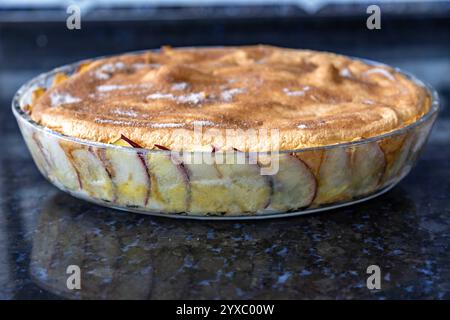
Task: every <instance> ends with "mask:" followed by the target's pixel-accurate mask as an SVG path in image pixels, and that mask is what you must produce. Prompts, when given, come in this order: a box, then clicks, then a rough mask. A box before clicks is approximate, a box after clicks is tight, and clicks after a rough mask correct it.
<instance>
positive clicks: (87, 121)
mask: <svg viewBox="0 0 450 320" xmlns="http://www.w3.org/2000/svg"><path fill="white" fill-rule="evenodd" d="M430 100H431V99H430V97H429V96H428V93H427V91H426V89H425V88H423V87H422V86H420V85H418V84H416V83H414V82H413V81H411V80H410V79H408V78H407V77H406V76H404V75H403V74H401V73H399V72H397V71H396V70H394V69H392V68H390V67H387V66H383V65H371V64H367V63H364V62H362V61H360V60H356V59H351V58H348V57H345V56H341V55H336V54H332V53H325V52H316V51H310V50H293V49H285V48H277V47H271V46H262V45H259V46H245V47H223V48H182V49H173V48H170V47H163V48H162V49H161V50H160V51H148V52H144V53H139V54H125V55H120V56H114V57H110V58H104V59H100V60H95V61H92V62H89V63H87V64H85V65H83V66H82V67H81V68H80V70H79V72H77V73H75V74H74V75H71V76H69V77H67V79H66V78H64V77H63V79H61V78H60V79H59V81H57V82H56V81H55V84H54V85H53V86H52V87H51V88H50V89H48V90H47V91H46V92H45V93H44V94H42V95H41V96H40V97H39V98H38V99H36V101H34V102H33V105H32V107H31V117H32V119H33V120H34V121H36V122H38V123H40V124H41V125H43V126H45V127H47V128H50V129H53V130H55V131H57V132H60V133H62V134H64V135H67V136H72V137H77V138H81V139H85V140H89V141H97V142H104V143H112V142H113V141H116V140H117V139H118V138H119V137H120V136H121V135H125V136H127V137H128V138H129V139H131V140H133V141H135V142H136V143H138V144H139V145H141V146H143V147H145V148H148V149H154V148H155V144H158V145H163V146H165V147H167V148H169V149H172V150H199V149H201V148H203V147H205V146H211V145H214V146H215V147H218V148H223V149H229V148H235V149H238V150H241V151H267V150H268V149H270V146H269V145H268V143H267V139H264V138H263V137H262V135H261V139H256V140H252V141H251V142H249V141H250V140H249V139H247V137H248V135H247V133H246V132H245V131H246V130H247V131H249V130H255V131H256V132H257V134H259V133H260V132H261V131H264V130H269V131H270V132H271V130H272V131H273V130H276V131H277V134H278V135H279V143H278V145H277V146H276V148H277V149H279V150H295V149H301V148H307V147H316V146H324V145H331V144H337V143H342V142H349V141H356V140H360V139H363V138H369V137H373V136H377V135H380V134H384V133H388V132H391V131H393V130H396V129H399V128H401V127H404V126H406V125H408V124H410V123H412V122H414V121H416V120H417V119H419V118H420V117H422V116H423V115H424V114H425V113H426V112H427V111H428V110H429V108H430ZM196 126H200V127H201V130H203V131H205V132H206V131H208V133H207V134H203V135H201V136H200V138H198V137H197V138H195V137H194V133H195V130H194V128H195V127H196ZM227 129H228V130H231V129H233V130H234V133H233V134H231V135H227V139H217V137H218V136H220V135H222V134H224V133H225V131H226V130H227ZM187 138H189V139H187ZM186 141H188V142H186ZM272 148H273V146H272Z"/></svg>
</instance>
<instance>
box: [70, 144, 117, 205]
mask: <svg viewBox="0 0 450 320" xmlns="http://www.w3.org/2000/svg"><path fill="white" fill-rule="evenodd" d="M70 155H71V158H72V161H73V164H74V166H75V168H76V169H77V171H78V174H79V176H80V179H81V184H82V186H83V190H84V191H86V192H87V193H88V194H89V195H90V196H92V197H94V198H97V199H102V200H106V201H114V185H113V183H112V180H111V177H110V176H109V173H108V171H107V170H106V168H105V166H104V165H103V163H102V161H101V160H100V159H99V158H98V156H97V155H96V154H95V152H94V151H93V150H92V149H91V148H86V149H74V150H72V151H70Z"/></svg>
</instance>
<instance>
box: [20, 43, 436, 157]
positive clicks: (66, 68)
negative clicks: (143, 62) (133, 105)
mask: <svg viewBox="0 0 450 320" xmlns="http://www.w3.org/2000/svg"><path fill="white" fill-rule="evenodd" d="M196 48H206V49H208V48H209V49H214V48H221V47H217V46H210V47H205V46H202V47H178V48H177V49H196ZM149 51H156V52H157V51H160V49H148V50H139V51H131V52H124V53H120V54H112V55H104V56H99V57H95V58H91V59H83V60H80V61H77V62H73V63H70V64H66V65H63V66H59V67H56V68H54V69H52V70H50V71H47V72H43V73H41V74H39V75H37V76H35V77H34V78H32V79H30V80H28V81H27V82H26V83H24V84H23V85H22V86H21V87H20V88H19V89H18V90H17V92H16V93H15V94H14V96H13V99H12V111H13V114H14V116H15V117H16V118H17V119H20V120H23V121H25V123H26V124H27V125H29V126H31V127H33V128H34V129H36V130H38V131H43V132H45V133H47V134H50V135H52V136H54V137H55V138H58V139H62V140H65V141H70V142H73V143H77V144H82V145H86V146H93V147H98V148H114V149H120V150H124V151H131V150H133V151H135V152H136V151H139V152H142V153H171V152H179V153H210V152H209V151H204V150H199V151H195V150H191V151H185V150H158V149H147V148H135V147H126V146H118V145H114V144H109V143H104V142H98V141H91V140H85V139H81V138H76V137H72V136H68V135H65V134H62V133H59V132H57V131H54V130H52V129H49V128H47V127H44V126H42V125H40V124H38V123H36V122H35V121H33V120H32V119H31V117H30V116H29V115H28V114H27V113H26V112H25V111H23V110H22V107H21V105H20V102H21V99H22V97H23V96H24V95H25V94H27V93H28V92H29V90H31V89H33V88H37V87H39V86H36V84H37V83H40V82H44V81H45V80H49V79H53V78H52V77H53V76H54V75H55V74H57V73H65V74H68V75H72V74H73V72H74V71H76V70H77V68H78V67H79V66H80V65H82V64H84V63H88V62H89V63H91V62H94V61H98V60H100V59H104V58H111V57H115V56H120V55H138V54H142V53H145V52H149ZM321 52H326V51H321ZM333 54H335V53H333ZM341 56H344V57H347V58H351V59H354V60H357V61H361V62H364V63H366V64H368V65H371V66H374V67H377V66H378V67H387V68H391V69H393V70H394V71H396V72H398V73H400V74H402V75H404V76H405V77H407V78H408V79H409V80H411V81H412V82H414V83H415V84H416V85H418V86H421V87H423V88H425V89H426V91H427V93H428V94H429V96H430V98H431V105H430V109H429V110H428V112H427V113H425V114H424V115H422V117H420V118H419V119H417V120H416V121H414V122H412V123H410V124H408V125H406V126H404V127H401V128H399V129H396V130H393V131H390V132H387V133H383V134H380V135H376V136H373V137H369V138H364V139H360V140H356V141H350V142H342V143H336V144H327V145H323V146H315V147H306V148H300V149H290V150H271V151H270V150H269V151H244V153H246V154H250V155H251V154H262V153H268V152H269V153H270V152H277V153H279V154H286V153H300V152H306V151H316V150H328V149H332V148H339V147H342V148H345V147H352V146H356V145H360V144H366V143H371V142H375V141H379V140H383V139H385V138H389V137H393V136H397V135H400V134H403V133H404V132H407V131H409V130H411V129H413V128H415V127H417V126H419V125H421V124H422V123H424V122H426V121H427V120H429V119H430V118H432V117H433V116H434V115H435V114H437V113H438V112H439V109H440V101H439V95H438V93H437V91H436V90H435V89H434V88H433V87H432V86H431V85H430V84H428V83H426V82H424V81H422V80H419V79H418V78H416V77H415V76H414V75H412V74H411V73H409V72H406V71H403V70H402V69H400V68H397V67H392V66H390V65H387V64H384V63H381V62H378V61H373V60H369V59H365V58H359V57H354V56H347V55H341ZM45 89H47V88H45Z"/></svg>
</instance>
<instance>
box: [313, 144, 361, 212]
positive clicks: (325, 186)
mask: <svg viewBox="0 0 450 320" xmlns="http://www.w3.org/2000/svg"><path fill="white" fill-rule="evenodd" d="M351 187H352V172H351V161H350V151H349V150H347V149H346V148H342V147H337V148H334V149H330V150H327V151H324V154H323V157H322V163H321V165H320V170H319V175H318V190H317V196H316V198H315V199H314V204H315V205H321V204H325V203H332V202H337V201H343V200H346V199H348V198H350V197H351V189H352V188H351Z"/></svg>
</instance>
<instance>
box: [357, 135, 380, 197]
mask: <svg viewBox="0 0 450 320" xmlns="http://www.w3.org/2000/svg"><path fill="white" fill-rule="evenodd" d="M351 168H352V193H353V196H361V195H366V194H369V193H371V192H373V191H374V190H376V189H377V188H378V187H379V185H380V183H381V179H382V177H383V174H384V171H385V168H386V159H385V157H384V153H383V151H382V150H381V148H380V147H379V146H378V143H377V142H372V143H367V144H361V145H358V146H355V147H354V148H353V150H352V154H351Z"/></svg>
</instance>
